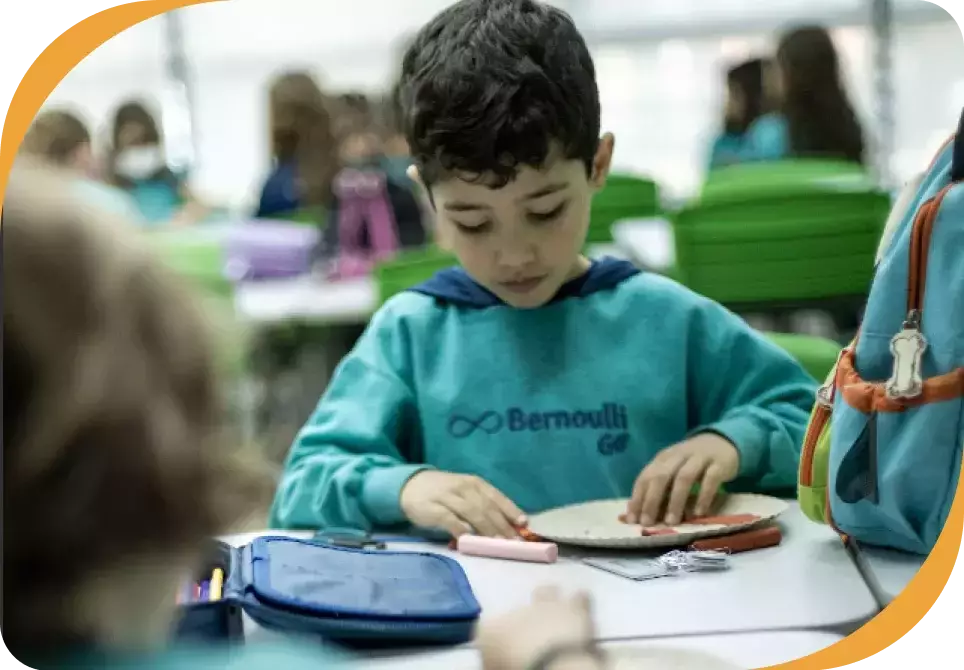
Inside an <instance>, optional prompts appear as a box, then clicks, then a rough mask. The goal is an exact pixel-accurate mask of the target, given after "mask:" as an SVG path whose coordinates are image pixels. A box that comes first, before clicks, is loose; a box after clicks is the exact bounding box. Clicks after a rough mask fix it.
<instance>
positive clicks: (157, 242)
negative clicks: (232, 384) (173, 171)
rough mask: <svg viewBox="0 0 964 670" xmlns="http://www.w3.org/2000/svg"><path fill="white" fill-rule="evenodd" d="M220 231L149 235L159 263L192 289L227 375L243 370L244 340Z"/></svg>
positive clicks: (206, 229)
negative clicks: (213, 332)
mask: <svg viewBox="0 0 964 670" xmlns="http://www.w3.org/2000/svg"><path fill="white" fill-rule="evenodd" d="M224 231H225V229H224V227H214V226H212V227H210V228H209V227H202V228H197V227H195V228H185V229H163V230H156V231H149V232H148V233H147V234H148V235H149V236H150V239H151V241H152V244H153V246H154V248H155V250H156V252H157V253H158V255H159V257H160V258H161V260H162V261H164V262H165V263H167V265H168V266H169V267H171V268H172V269H173V270H174V271H175V272H176V273H177V274H179V275H180V276H182V277H184V278H185V279H186V280H187V281H188V282H189V283H190V285H191V286H193V287H194V288H195V289H196V290H197V291H198V294H199V296H200V298H201V301H202V305H203V306H204V309H205V314H206V316H207V318H208V320H209V322H210V324H211V325H212V327H214V328H215V331H216V338H217V339H216V341H217V345H218V356H219V359H220V360H221V364H222V366H223V368H224V370H225V372H226V373H227V374H230V375H232V376H233V375H240V374H243V373H244V372H245V371H246V369H247V351H248V337H247V334H246V332H245V330H244V329H243V328H241V327H240V324H239V322H238V320H237V316H236V313H235V308H234V284H233V283H232V282H231V281H230V280H229V279H228V278H227V277H226V276H225V273H224V265H225V260H224V251H223V245H222V241H223V239H224Z"/></svg>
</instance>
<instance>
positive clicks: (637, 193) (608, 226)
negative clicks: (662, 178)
mask: <svg viewBox="0 0 964 670" xmlns="http://www.w3.org/2000/svg"><path fill="white" fill-rule="evenodd" d="M659 213H660V205H659V188H658V187H657V186H656V183H655V182H653V181H651V180H649V179H644V178H642V177H634V176H632V175H626V174H612V175H610V176H609V177H608V179H607V180H606V187H605V188H603V189H602V190H601V191H600V192H599V193H597V194H596V197H595V198H593V201H592V209H591V213H590V217H589V234H588V236H587V238H586V242H588V243H589V244H607V243H609V242H612V240H613V235H612V227H613V224H614V223H616V222H617V221H621V220H623V219H644V218H649V217H652V216H658V215H659Z"/></svg>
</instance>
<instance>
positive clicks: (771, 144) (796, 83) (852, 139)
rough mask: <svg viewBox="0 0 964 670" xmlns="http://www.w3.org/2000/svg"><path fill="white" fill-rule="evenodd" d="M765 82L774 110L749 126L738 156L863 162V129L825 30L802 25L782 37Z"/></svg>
mask: <svg viewBox="0 0 964 670" xmlns="http://www.w3.org/2000/svg"><path fill="white" fill-rule="evenodd" d="M764 81H765V86H766V90H767V96H768V97H769V98H771V99H772V100H773V101H774V106H775V107H776V109H777V110H778V111H777V112H776V113H773V114H767V115H765V116H763V117H761V118H760V119H758V120H757V121H756V122H755V123H754V124H753V125H752V126H751V127H750V130H749V132H748V136H747V142H746V144H745V145H744V150H743V152H742V159H743V160H747V161H749V160H780V159H782V158H822V159H832V160H840V161H848V162H853V163H861V164H863V163H864V162H865V159H866V156H865V154H864V138H863V130H862V128H861V125H860V122H859V121H858V119H857V115H856V113H855V112H854V109H853V106H852V105H851V103H850V98H849V96H848V95H847V92H846V90H845V88H844V84H843V80H842V76H841V72H840V61H839V57H838V55H837V49H836V47H835V46H834V43H833V39H832V38H831V36H830V34H829V33H828V32H827V30H826V29H824V28H822V27H819V26H807V27H802V28H797V29H795V30H792V31H790V32H788V33H787V34H786V35H784V36H783V38H782V39H781V40H780V44H779V46H778V48H777V53H776V59H775V61H774V63H773V65H772V67H768V68H767V69H766V74H765V79H764Z"/></svg>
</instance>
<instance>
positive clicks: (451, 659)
mask: <svg viewBox="0 0 964 670" xmlns="http://www.w3.org/2000/svg"><path fill="white" fill-rule="evenodd" d="M842 639H843V638H842V637H841V636H839V635H834V634H832V633H818V632H814V631H785V632H773V633H739V634H733V635H697V636H692V637H666V638H653V639H649V640H626V641H620V642H607V643H604V644H603V648H605V649H607V650H609V649H611V650H613V651H619V650H622V649H625V650H629V651H636V650H644V649H652V648H660V649H667V648H669V649H680V650H690V651H698V652H703V653H705V654H710V655H713V656H716V657H718V658H720V660H722V661H726V662H728V663H731V664H733V665H736V666H738V667H741V668H765V667H770V666H774V665H780V664H782V663H787V662H789V661H795V660H797V659H799V658H803V657H804V656H809V655H810V654H814V653H816V652H818V651H821V650H823V649H826V648H827V647H829V646H830V645H832V644H834V643H836V642H839V641H840V640H842ZM365 667H366V668H371V669H372V670H479V669H480V668H481V663H480V659H479V656H478V654H477V653H476V651H475V650H474V649H470V648H466V647H461V648H459V649H450V650H447V651H427V652H410V653H407V654H401V655H397V654H396V655H391V656H388V655H382V654H375V655H371V656H369V657H366V660H365Z"/></svg>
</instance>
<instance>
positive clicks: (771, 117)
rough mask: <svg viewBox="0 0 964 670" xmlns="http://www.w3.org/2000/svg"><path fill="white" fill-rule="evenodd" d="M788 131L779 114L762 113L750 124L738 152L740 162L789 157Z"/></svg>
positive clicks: (784, 120) (783, 119)
mask: <svg viewBox="0 0 964 670" xmlns="http://www.w3.org/2000/svg"><path fill="white" fill-rule="evenodd" d="M790 154H791V149H790V131H789V128H788V127H787V121H786V119H785V118H784V117H783V116H782V115H781V114H775V113H770V114H764V115H763V116H761V117H760V118H758V119H756V120H755V121H754V122H753V123H751V124H750V127H749V128H748V129H747V131H746V136H745V137H744V141H743V146H742V147H741V149H740V152H739V161H738V162H741V163H751V162H758V161H778V160H782V159H784V158H789V157H790Z"/></svg>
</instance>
